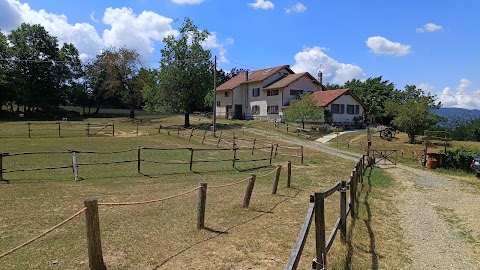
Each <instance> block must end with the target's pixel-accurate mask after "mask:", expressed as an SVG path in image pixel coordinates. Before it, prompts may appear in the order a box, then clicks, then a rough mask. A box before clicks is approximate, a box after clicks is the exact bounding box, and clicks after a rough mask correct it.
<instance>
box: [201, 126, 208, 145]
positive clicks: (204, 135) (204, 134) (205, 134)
mask: <svg viewBox="0 0 480 270" xmlns="http://www.w3.org/2000/svg"><path fill="white" fill-rule="evenodd" d="M206 136H207V131H206V130H205V132H204V133H203V139H202V145H203V142H204V141H205V137H206Z"/></svg>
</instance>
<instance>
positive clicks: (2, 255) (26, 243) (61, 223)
mask: <svg viewBox="0 0 480 270" xmlns="http://www.w3.org/2000/svg"><path fill="white" fill-rule="evenodd" d="M86 209H87V208H86V207H84V208H82V209H81V210H80V211H78V212H77V213H75V214H74V215H72V216H71V217H69V218H67V219H65V220H64V221H62V222H60V223H58V224H57V225H55V226H53V227H52V228H50V229H48V230H47V231H45V232H43V233H41V234H40V235H38V236H35V237H34V238H32V239H30V240H28V241H27V242H25V243H23V244H21V245H19V246H17V247H15V248H12V249H11V250H9V251H7V252H5V253H3V254H1V255H0V259H1V258H3V257H5V256H7V255H9V254H11V253H13V252H15V251H17V250H19V249H21V248H23V247H25V246H27V245H28V244H30V243H32V242H34V241H36V240H38V239H40V238H42V237H43V236H45V235H47V234H48V233H51V232H52V231H54V230H55V229H58V228H59V227H61V226H62V225H64V224H65V223H67V222H69V221H70V220H72V219H74V218H76V217H78V216H79V215H80V214H81V213H83V212H84V211H85V210H86Z"/></svg>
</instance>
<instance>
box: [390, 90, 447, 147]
mask: <svg viewBox="0 0 480 270" xmlns="http://www.w3.org/2000/svg"><path fill="white" fill-rule="evenodd" d="M385 105H386V107H385V110H386V112H387V113H389V114H391V115H394V116H395V117H394V119H393V121H392V124H393V125H394V126H396V127H397V128H399V129H400V130H403V131H405V132H406V133H407V134H408V138H409V140H410V143H413V142H414V141H415V135H418V134H420V133H421V132H423V131H424V130H426V129H429V128H431V127H432V126H434V125H435V124H437V123H438V122H439V121H440V120H441V118H440V117H439V116H438V115H436V114H435V113H433V112H432V111H431V109H432V108H439V107H440V106H441V104H440V103H435V99H434V97H433V96H431V95H429V94H425V93H424V92H423V90H421V89H418V88H417V87H416V86H414V85H407V86H405V91H401V92H397V99H391V100H388V101H387V102H386V103H385Z"/></svg>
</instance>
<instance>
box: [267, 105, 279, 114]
mask: <svg viewBox="0 0 480 270" xmlns="http://www.w3.org/2000/svg"><path fill="white" fill-rule="evenodd" d="M267 113H268V114H277V113H278V105H275V106H267Z"/></svg>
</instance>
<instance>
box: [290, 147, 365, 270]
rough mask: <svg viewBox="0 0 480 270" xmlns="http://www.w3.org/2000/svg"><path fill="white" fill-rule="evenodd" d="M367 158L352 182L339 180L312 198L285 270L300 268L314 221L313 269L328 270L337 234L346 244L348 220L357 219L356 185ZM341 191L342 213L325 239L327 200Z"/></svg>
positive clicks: (358, 163) (352, 175) (353, 174)
mask: <svg viewBox="0 0 480 270" xmlns="http://www.w3.org/2000/svg"><path fill="white" fill-rule="evenodd" d="M364 160H365V156H362V158H360V160H359V161H358V162H357V164H356V165H355V168H354V170H353V171H352V173H351V175H350V180H349V181H348V182H347V181H339V182H336V183H335V184H333V186H332V187H330V188H328V189H326V190H324V191H322V192H316V193H315V194H313V195H311V196H310V204H309V207H308V210H307V215H306V217H305V220H304V222H303V225H302V228H301V230H300V233H299V235H298V238H297V241H296V243H295V246H294V248H293V250H292V253H291V255H290V257H289V259H288V261H287V264H286V266H285V270H291V269H297V267H298V264H299V262H300V258H301V256H302V252H303V248H304V246H305V243H306V240H307V236H308V232H309V228H310V224H311V222H312V219H314V220H315V255H316V258H315V259H314V260H313V262H312V268H313V269H323V270H326V269H327V266H328V264H327V254H328V251H329V250H330V248H331V247H332V245H333V243H334V241H335V238H336V235H337V232H338V231H340V234H341V240H342V242H345V241H346V235H347V234H346V233H347V217H348V214H349V213H350V214H351V217H352V218H355V216H354V212H355V201H356V193H357V183H358V182H359V181H363V180H362V175H363V168H364V165H365V164H364ZM347 190H349V191H350V196H349V197H350V200H349V202H348V203H347ZM336 192H340V213H339V217H338V218H337V220H336V221H335V225H334V226H333V228H332V229H331V231H330V234H329V236H328V238H326V228H325V199H327V198H328V197H329V196H331V195H333V194H334V193H336Z"/></svg>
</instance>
